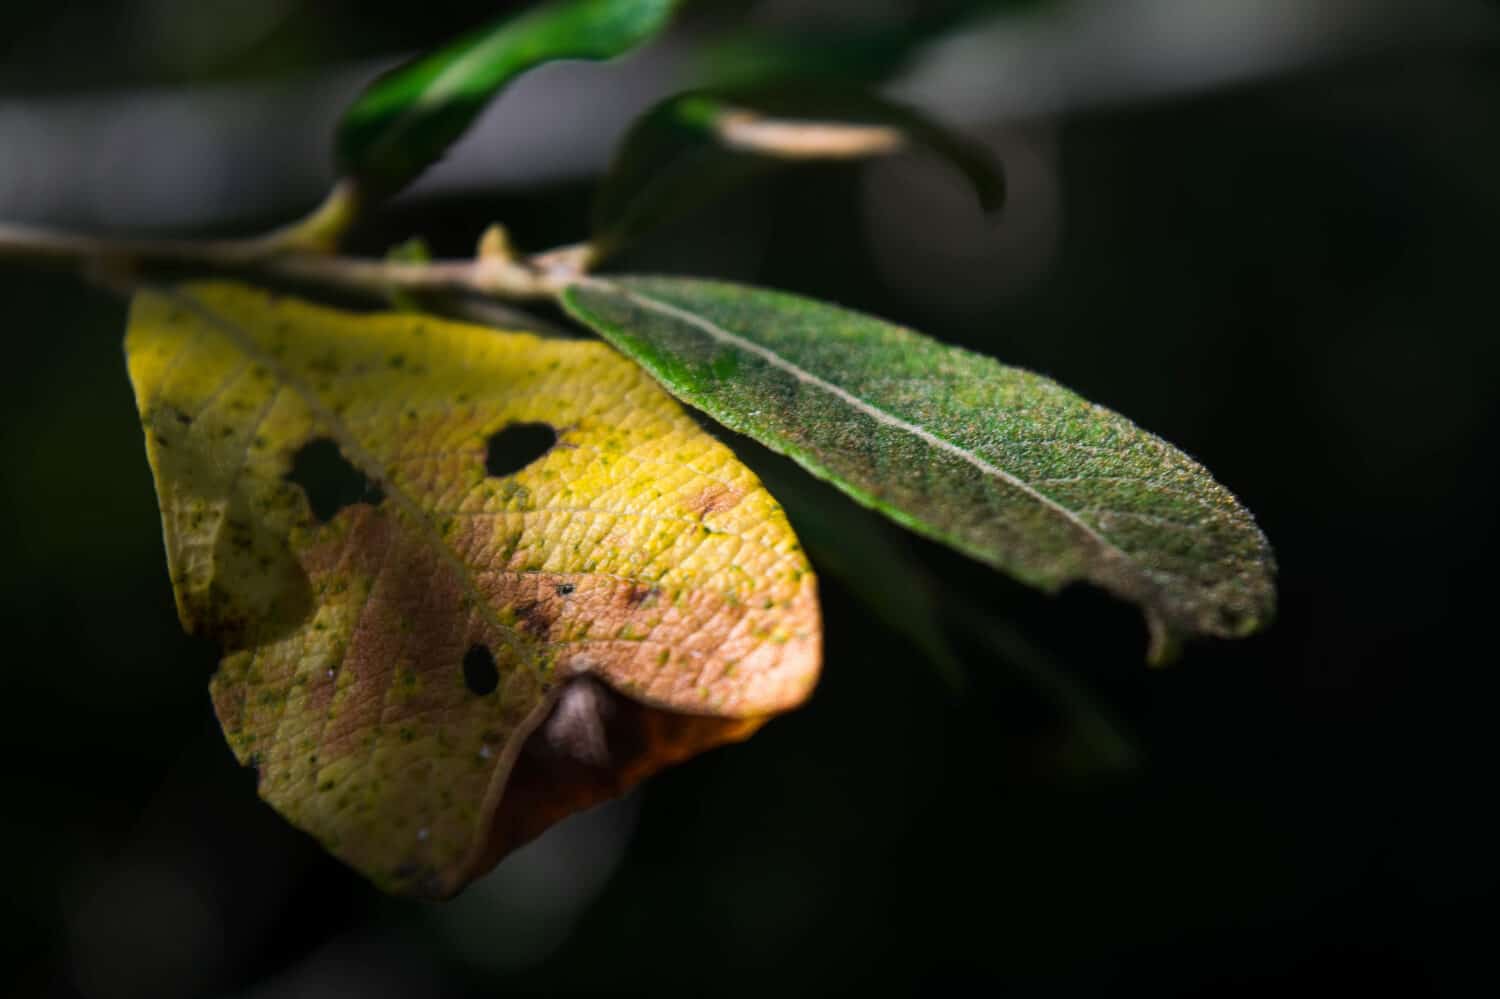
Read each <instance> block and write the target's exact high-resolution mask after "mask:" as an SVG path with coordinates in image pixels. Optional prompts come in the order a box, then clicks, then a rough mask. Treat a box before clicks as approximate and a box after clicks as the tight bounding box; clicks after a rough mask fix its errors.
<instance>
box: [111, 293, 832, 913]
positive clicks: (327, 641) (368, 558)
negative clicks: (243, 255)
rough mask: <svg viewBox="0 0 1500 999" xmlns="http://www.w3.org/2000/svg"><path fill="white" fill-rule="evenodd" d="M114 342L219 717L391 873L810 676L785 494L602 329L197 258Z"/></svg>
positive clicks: (472, 871)
mask: <svg viewBox="0 0 1500 999" xmlns="http://www.w3.org/2000/svg"><path fill="white" fill-rule="evenodd" d="M126 345H127V351H128V355H129V366H130V375H131V379H132V382H133V383H134V385H135V390H136V396H137V399H138V402H139V406H140V412H141V420H142V423H143V425H144V428H145V431H146V442H147V451H148V455H149V457H150V460H151V466H152V469H153V472H154V473H155V477H156V485H157V492H158V497H159V499H160V502H161V509H162V521H163V525H164V529H165V536H166V548H167V560H168V565H169V567H170V570H171V577H172V582H173V586H174V588H175V591H176V596H177V602H178V608H179V611H180V613H181V616H182V620H183V623H184V625H185V627H187V628H188V629H189V630H191V631H193V632H195V633H201V634H206V635H210V636H213V637H215V638H217V639H219V640H220V641H221V642H222V644H223V646H224V656H223V660H222V662H221V663H220V666H219V669H218V672H217V673H216V674H215V675H214V678H213V681H212V685H211V687H212V692H213V700H214V704H215V707H216V709H217V712H218V715H219V719H220V721H221V723H222V724H223V727H224V732H225V735H226V736H227V738H228V740H229V743H230V745H231V746H232V747H233V749H234V752H235V754H236V755H237V756H238V757H239V759H240V760H241V761H242V762H244V763H245V764H247V765H250V766H253V767H255V768H256V770H257V772H258V775H259V787H260V793H261V795H262V796H263V797H264V798H265V799H266V800H267V801H269V802H270V803H271V804H272V805H273V806H274V807H275V808H276V809H277V810H278V811H280V812H281V813H282V814H283V815H285V816H286V817H287V818H288V819H290V820H291V821H292V822H293V823H295V824H296V825H297V826H299V827H301V828H302V829H305V830H306V831H308V832H310V833H312V834H313V835H314V836H316V837H317V838H318V839H319V840H321V841H322V842H323V844H324V845H325V846H326V847H327V848H328V849H329V850H330V851H332V852H333V853H334V854H336V855H337V856H338V857H340V858H341V859H343V860H344V861H345V862H347V863H349V864H351V865H352V866H354V867H356V868H357V869H359V870H360V871H361V872H363V873H364V874H366V875H367V876H368V877H370V878H372V879H373V880H374V881H375V882H376V883H377V884H379V885H381V886H382V887H384V888H386V889H388V890H391V891H397V892H403V893H410V894H417V895H424V896H445V895H449V894H451V893H452V892H454V891H456V890H458V889H459V888H461V887H462V886H463V885H464V884H466V883H467V882H468V881H469V880H471V879H472V878H474V877H475V876H477V875H478V874H479V873H482V872H483V871H484V870H486V869H488V867H489V866H491V865H492V864H493V863H494V862H495V861H496V860H497V859H498V857H499V856H501V855H502V854H504V853H505V852H506V851H507V850H509V849H511V848H512V847H514V846H516V845H518V844H519V843H521V842H523V841H525V840H526V839H528V838H530V837H531V836H534V835H535V834H536V833H538V832H539V831H541V830H542V829H544V828H545V827H546V826H547V825H548V824H550V823H551V822H553V821H555V820H556V819H558V818H560V817H562V816H563V815H566V814H568V813H570V812H572V811H575V810H577V809H578V808H581V807H585V806H587V805H589V804H592V803H593V802H595V801H597V800H600V799H602V798H605V797H608V796H611V795H614V794H617V793H619V792H620V791H621V790H623V789H624V788H625V787H628V786H629V785H631V784H632V783H634V782H636V781H638V780H640V779H641V778H642V777H644V776H645V775H647V774H649V773H651V772H653V771H655V770H657V769H659V768H660V767H662V766H664V765H666V764H669V763H671V762H674V761H676V760H680V759H683V758H685V757H687V756H689V755H692V754H693V753H696V752H698V751H700V750H702V749H705V748H707V747H710V746H713V745H716V744H719V743H722V742H726V741H731V740H735V739H740V738H743V737H745V736H747V735H748V734H750V733H751V732H752V731H753V730H754V729H756V728H757V727H758V726H759V725H760V724H761V723H762V722H763V721H764V720H765V719H766V718H767V717H768V716H770V715H772V714H775V713H777V712H780V711H783V710H786V709H788V708H791V707H793V706H795V705H797V704H799V703H800V702H801V701H802V700H803V699H805V698H806V697H807V695H808V693H809V691H810V689H811V687H812V685H813V683H814V682H815V680H816V677H817V672H818V663H819V655H820V653H819V642H820V623H819V613H818V604H817V596H816V590H815V584H814V579H813V576H812V575H811V573H810V571H809V567H808V563H807V561H806V558H805V556H804V555H803V554H802V551H801V548H800V547H799V545H798V543H797V540H796V538H795V536H794V535H793V534H792V531H791V528H790V527H789V526H788V524H787V522H786V519H785V516H784V514H783V513H782V510H781V508H780V506H779V505H778V504H777V503H776V502H775V501H774V500H773V499H772V498H771V496H770V495H769V494H768V493H767V492H766V491H765V489H764V488H763V487H762V486H761V484H760V483H759V481H758V480H757V479H756V478H755V476H754V475H753V474H752V473H751V472H750V471H749V470H748V469H746V468H745V467H744V466H743V465H741V464H740V463H739V462H738V461H737V460H735V458H734V456H733V455H732V453H731V452H730V451H729V450H728V449H727V448H725V447H724V446H723V445H722V444H719V443H718V442H716V441H715V440H713V438H711V437H710V436H708V435H707V434H705V433H704V432H703V431H702V430H700V429H699V428H698V427H697V426H696V425H695V424H694V423H693V421H692V420H691V419H689V418H688V416H687V415H686V414H685V413H684V412H683V411H682V410H681V409H680V408H679V407H678V405H677V404H676V403H675V402H673V401H672V400H671V399H670V398H669V397H668V396H667V395H666V393H664V392H662V391H661V390H660V389H659V388H658V387H657V386H656V385H655V384H654V383H653V382H652V381H651V379H650V378H649V377H648V376H647V375H646V374H645V373H644V372H642V371H641V370H640V369H639V368H638V367H636V366H635V365H633V364H631V363H630V362H629V361H627V360H625V359H624V358H621V357H620V356H619V355H618V354H616V353H615V352H614V351H612V350H610V349H609V348H608V347H607V346H605V345H604V344H601V343H598V342H595V341H558V340H544V339H539V338H537V337H534V336H531V335H527V334H514V333H497V332H495V331H492V330H488V329H484V328H480V327H473V326H464V325H458V324H454V323H449V322H444V321H437V320H431V319H423V318H419V317H414V316H410V315H403V314H384V315H378V316H370V315H356V314H349V313H341V312H336V311H332V310H329V309H325V308H319V307H315V306H311V305H307V304H304V303H300V302H296V301H289V300H282V299H275V298H273V297H271V296H268V295H266V294H264V293H262V292H259V291H255V290H252V289H247V288H243V287H240V286H234V285H198V286H189V287H185V288H183V289H180V290H177V291H173V292H163V293H154V292H147V293H143V294H141V295H140V296H139V297H138V298H137V300H136V302H135V305H134V307H133V309H132V315H131V321H130V332H129V335H128V337H127V341H126Z"/></svg>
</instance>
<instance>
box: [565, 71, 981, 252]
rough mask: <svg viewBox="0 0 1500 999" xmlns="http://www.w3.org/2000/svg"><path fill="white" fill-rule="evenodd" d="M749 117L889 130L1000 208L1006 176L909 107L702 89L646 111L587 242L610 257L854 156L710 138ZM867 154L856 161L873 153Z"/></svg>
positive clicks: (619, 156)
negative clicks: (722, 200) (752, 186)
mask: <svg viewBox="0 0 1500 999" xmlns="http://www.w3.org/2000/svg"><path fill="white" fill-rule="evenodd" d="M743 112H751V113H755V114H758V115H763V116H765V117H767V118H770V119H774V120H775V121H776V122H778V123H783V124H787V125H791V126H794V127H795V126H804V127H817V126H819V125H829V126H832V127H833V128H835V129H837V128H838V127H840V126H859V125H878V126H885V127H889V128H892V129H895V130H896V131H897V132H899V133H900V135H901V136H902V137H903V138H904V139H905V144H907V145H918V146H922V147H924V148H925V149H926V150H927V151H929V152H931V153H932V154H935V155H937V156H938V157H940V158H942V159H944V160H946V161H947V162H948V163H950V164H952V165H953V167H954V168H955V169H957V170H958V171H959V172H961V173H962V174H963V175H964V177H965V178H966V179H967V180H968V181H969V183H970V184H971V185H972V186H973V188H974V192H975V194H976V196H977V197H978V199H979V204H980V207H981V208H983V209H984V211H986V212H994V211H996V210H998V209H999V207H1000V205H1001V204H1002V202H1003V201H1004V199H1005V175H1004V173H1003V171H1002V170H1001V168H1000V165H999V164H998V163H997V162H995V160H994V159H993V157H992V156H991V155H990V154H989V151H988V150H986V149H985V148H984V147H983V146H980V145H978V144H977V143H974V142H973V141H971V140H969V139H968V138H967V137H965V136H963V135H960V134H958V133H956V132H954V131H952V130H950V129H948V128H947V127H946V126H944V125H942V124H941V123H939V122H937V121H935V120H933V119H931V118H929V117H927V116H925V115H923V114H922V113H921V112H919V111H916V110H914V109H912V108H908V107H905V106H904V105H900V104H897V103H894V102H892V101H889V100H886V99H885V98H883V97H880V96H878V95H876V94H872V93H868V92H864V91H860V90H857V89H851V88H848V87H840V86H832V85H827V84H819V83H804V84H800V85H797V86H794V87H770V86H760V87H750V88H727V89H720V90H700V91H692V92H689V93H685V94H678V95H676V96H674V97H671V98H668V99H667V100H664V101H662V102H661V103H659V104H657V105H656V106H655V107H654V108H652V109H651V110H649V111H647V112H646V113H645V114H643V115H642V116H641V117H640V118H639V119H637V120H636V122H635V124H634V125H632V126H631V128H630V131H629V132H628V133H627V134H626V136H625V138H624V139H623V140H622V141H621V143H620V146H619V149H618V150H617V151H616V153H615V157H614V160H613V162H612V163H611V164H610V168H609V171H608V173H607V174H606V176H605V178H604V181H603V183H602V184H601V186H600V189H599V193H598V195H597V196H596V198H595V203H594V213H593V231H594V243H595V245H597V246H600V247H601V248H602V252H605V253H608V252H610V251H611V250H612V249H613V248H614V247H616V246H618V245H621V244H623V243H627V242H629V241H631V240H633V239H635V238H637V237H638V236H639V235H640V234H641V233H643V232H645V231H646V230H647V229H649V228H651V227H653V226H655V225H658V224H660V223H661V222H663V221H667V220H669V219H671V218H672V217H674V216H676V215H680V214H683V213H684V212H686V211H689V210H691V209H693V208H696V207H698V206H699V205H701V204H703V203H706V202H708V201H710V200H712V199H713V198H715V197H718V196H719V195H721V194H723V193H725V192H726V191H728V190H731V189H732V188H734V187H736V186H738V185H740V184H743V183H745V182H747V181H749V180H751V179H752V178H754V177H755V176H757V175H760V174H764V173H768V172H770V171H772V170H776V169H780V168H784V167H785V166H786V165H787V164H788V163H790V162H807V161H812V160H817V159H825V158H826V159H830V160H842V159H849V158H852V157H851V156H850V155H849V154H848V153H847V152H840V151H837V150H834V151H831V152H830V153H829V154H827V155H826V156H820V155H818V154H817V153H816V152H804V153H802V154H801V155H798V156H789V157H786V158H778V157H777V156H775V155H773V154H768V153H766V152H752V151H748V150H746V149H743V148H736V147H734V146H733V145H732V144H729V143H727V142H726V137H725V136H724V135H722V134H720V132H719V131H718V126H719V124H720V122H721V121H722V120H723V119H724V118H725V116H727V115H731V114H736V113H743ZM886 151H887V150H873V151H871V152H870V153H868V154H863V155H870V156H874V155H880V154H882V153H883V152H886Z"/></svg>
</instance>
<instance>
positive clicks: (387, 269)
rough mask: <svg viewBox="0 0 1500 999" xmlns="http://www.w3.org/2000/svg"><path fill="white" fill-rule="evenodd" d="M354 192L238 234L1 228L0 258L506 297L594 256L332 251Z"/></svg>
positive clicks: (528, 295)
mask: <svg viewBox="0 0 1500 999" xmlns="http://www.w3.org/2000/svg"><path fill="white" fill-rule="evenodd" d="M357 201H358V198H357V195H356V194H355V193H354V191H353V189H352V188H349V187H346V186H345V185H340V187H338V188H335V189H334V192H333V194H331V195H330V196H329V198H328V200H327V201H325V202H324V204H323V206H321V207H320V208H319V209H317V210H315V211H314V212H313V213H312V214H311V215H309V216H308V217H307V218H306V219H305V220H303V221H301V222H298V223H294V224H293V225H291V226H288V227H286V228H284V229H278V230H275V231H273V232H270V233H267V234H266V235H264V236H259V237H254V238H251V239H237V240H174V239H165V240H152V239H118V240H117V239H110V238H103V237H97V236H87V235H79V234H74V233H63V232H56V231H53V230H49V229H42V228H36V227H32V226H19V225H4V224H0V260H4V259H6V258H15V259H22V260H31V261H35V262H40V263H52V264H60V265H80V266H83V267H85V268H91V269H95V270H102V271H104V272H107V273H119V272H121V271H124V272H125V273H130V274H133V273H135V272H137V271H141V270H145V269H150V268H153V267H154V268H162V267H182V268H189V269H203V270H208V271H214V272H232V273H243V274H254V275H259V276H263V277H273V278H284V279H287V280H291V281H297V282H305V283H311V284H318V285H322V286H325V287H330V288H337V289H340V290H346V291H363V292H370V293H374V294H381V295H384V294H388V293H389V292H392V291H410V292H464V293H470V294H480V295H486V296H492V297H495V298H502V299H509V300H530V299H544V298H552V297H554V296H556V295H557V294H558V293H559V292H560V291H561V290H562V289H563V288H564V287H565V286H566V285H567V284H569V283H570V282H572V281H574V280H576V279H577V278H578V277H579V276H580V275H581V274H582V273H583V272H584V271H585V270H586V269H587V267H588V266H589V264H590V263H591V262H592V260H591V257H592V252H591V250H590V248H589V247H588V246H587V245H584V246H570V247H563V248H560V249H558V250H553V251H550V252H547V253H540V254H536V255H534V256H531V257H526V258H512V257H510V256H508V255H505V254H488V255H482V256H479V257H476V258H473V259H450V260H433V261H421V262H417V261H400V260H379V259H374V258H367V257H351V256H342V255H337V254H335V253H334V252H333V249H334V247H335V245H336V244H337V242H338V238H339V235H340V234H341V233H342V232H343V230H344V229H345V228H346V227H347V225H348V223H349V221H350V220H351V219H352V218H353V213H354V211H355V209H356V207H357Z"/></svg>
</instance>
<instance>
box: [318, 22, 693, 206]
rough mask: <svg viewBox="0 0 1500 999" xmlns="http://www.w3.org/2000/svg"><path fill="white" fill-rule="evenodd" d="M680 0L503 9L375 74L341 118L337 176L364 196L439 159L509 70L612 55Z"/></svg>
mask: <svg viewBox="0 0 1500 999" xmlns="http://www.w3.org/2000/svg"><path fill="white" fill-rule="evenodd" d="M680 2H681V0H561V2H556V3H551V4H547V5H545V6H542V7H539V8H537V9H535V10H531V11H528V12H526V13H524V14H522V15H520V16H518V17H513V18H507V19H506V20H503V21H500V22H498V23H496V24H494V25H492V26H490V27H488V28H484V29H482V30H480V31H476V32H474V33H473V34H470V35H467V36H465V37H464V38H461V39H459V40H458V41H456V42H454V43H453V44H451V45H448V46H447V47H445V48H442V49H439V50H438V51H436V52H432V53H429V54H427V55H424V56H421V57H419V58H417V59H416V60H414V61H412V62H409V63H407V64H406V65H404V66H400V67H398V68H396V69H394V70H392V71H391V72H389V73H387V74H385V75H384V76H381V77H380V78H379V79H377V80H375V82H373V83H372V84H370V86H369V87H368V88H366V89H365V91H364V93H362V94H361V95H360V96H359V98H358V99H357V100H355V102H354V104H353V105H352V106H351V107H350V108H349V110H348V111H347V112H345V114H344V118H343V120H342V121H341V122H340V123H339V128H338V135H337V142H336V154H337V162H338V168H339V170H340V171H341V173H342V174H343V175H344V176H348V177H353V178H355V179H356V180H357V181H359V183H360V186H361V190H362V191H363V192H364V193H365V194H366V195H367V196H375V197H378V196H382V195H386V194H390V193H393V192H395V191H396V190H399V189H400V188H401V187H404V186H405V185H406V184H408V183H410V182H411V181H412V180H414V179H415V178H416V177H417V176H418V175H420V174H421V173H422V171H424V170H426V169H427V167H429V166H431V165H432V164H433V163H434V162H436V161H437V160H438V159H440V158H441V157H442V156H443V154H444V153H445V152H446V151H447V149H448V147H449V146H451V145H452V144H453V143H454V142H455V141H456V140H457V139H458V138H459V137H460V136H462V135H463V134H464V132H465V131H467V130H468V128H469V126H470V125H471V124H472V123H473V121H474V119H475V118H476V117H478V115H479V113H480V112H481V111H482V110H484V108H485V106H486V105H487V104H489V102H490V101H491V100H493V99H494V97H495V96H496V95H497V94H498V93H499V92H500V91H501V89H503V88H504V87H505V86H506V84H508V83H510V82H511V81H512V80H514V79H515V78H516V77H518V76H520V75H521V74H522V73H524V72H526V71H527V70H529V69H532V68H533V67H536V66H539V65H541V64H543V63H547V62H552V61H555V60H558V59H593V60H599V59H610V58H613V57H614V56H617V55H621V54H623V53H625V52H628V51H629V50H631V49H633V48H635V47H636V46H638V45H640V44H642V43H643V42H646V41H648V40H650V39H651V38H652V37H653V36H655V35H656V34H657V33H659V32H660V31H661V30H662V29H663V28H665V27H666V25H667V23H668V22H669V21H670V20H671V17H672V14H673V12H674V11H675V9H676V8H677V7H678V6H679V5H680Z"/></svg>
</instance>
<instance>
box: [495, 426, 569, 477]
mask: <svg viewBox="0 0 1500 999" xmlns="http://www.w3.org/2000/svg"><path fill="white" fill-rule="evenodd" d="M556 445H557V431H556V430H554V429H553V428H552V427H550V426H548V425H547V424H545V423H512V424H511V425H510V426H508V427H506V428H504V429H503V430H500V431H498V432H496V433H493V434H491V435H490V439H489V441H488V443H487V445H486V449H485V459H484V470H485V473H486V474H488V475H494V476H504V475H514V474H515V473H516V472H519V471H520V470H521V469H523V468H525V467H526V466H527V465H530V464H531V463H532V462H534V461H536V460H537V459H538V458H540V457H541V456H542V455H544V454H546V453H547V452H548V451H550V450H552V448H553V447H555V446H556Z"/></svg>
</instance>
